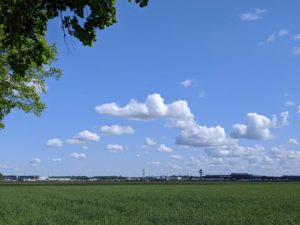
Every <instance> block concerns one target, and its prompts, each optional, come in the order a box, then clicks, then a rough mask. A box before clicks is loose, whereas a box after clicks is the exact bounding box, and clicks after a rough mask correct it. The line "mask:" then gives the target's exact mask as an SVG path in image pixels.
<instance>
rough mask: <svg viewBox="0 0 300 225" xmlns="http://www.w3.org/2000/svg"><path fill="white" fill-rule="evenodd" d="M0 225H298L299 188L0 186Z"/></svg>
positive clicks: (286, 185)
mask: <svg viewBox="0 0 300 225" xmlns="http://www.w3.org/2000/svg"><path fill="white" fill-rule="evenodd" d="M0 224H1V225H73V224H74V225H75V224H76V225H77V224H81V225H92V224H93V225H94V224H97V225H98V224H99V225H100V224H101V225H102V224H107V225H116V224H126V225H146V224H147V225H150V224H153V225H154V224H156V225H160V224H161V225H187V224H189V225H197V224H203V225H204V224H205V225H216V224H217V225H244V224H247V225H256V224H260V225H270V224H273V225H281V224H286V225H288V224H289V225H299V224H300V183H255V184H254V183H220V184H99V185H49V184H48V185H35V184H27V185H26V184H24V185H23V184H10V185H7V184H2V185H0Z"/></svg>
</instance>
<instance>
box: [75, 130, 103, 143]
mask: <svg viewBox="0 0 300 225" xmlns="http://www.w3.org/2000/svg"><path fill="white" fill-rule="evenodd" d="M74 139H77V140H80V141H90V142H99V141H100V137H99V135H98V134H96V133H93V132H90V131H88V130H84V131H81V132H79V134H77V135H76V136H75V138H74Z"/></svg>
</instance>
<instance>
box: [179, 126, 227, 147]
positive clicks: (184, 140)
mask: <svg viewBox="0 0 300 225" xmlns="http://www.w3.org/2000/svg"><path fill="white" fill-rule="evenodd" d="M229 142H230V140H229V139H228V138H227V136H226V132H225V129H224V128H223V127H221V126H216V127H206V126H200V125H198V124H193V125H192V126H190V127H187V128H186V129H184V130H182V131H181V134H180V135H179V136H178V137H177V138H176V144H178V145H183V146H192V147H208V146H221V145H226V144H229Z"/></svg>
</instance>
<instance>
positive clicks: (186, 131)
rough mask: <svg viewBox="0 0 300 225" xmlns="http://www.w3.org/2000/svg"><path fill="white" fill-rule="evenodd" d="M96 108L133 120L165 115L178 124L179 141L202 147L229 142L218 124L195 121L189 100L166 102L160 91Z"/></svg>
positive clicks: (156, 117)
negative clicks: (208, 125) (212, 124)
mask: <svg viewBox="0 0 300 225" xmlns="http://www.w3.org/2000/svg"><path fill="white" fill-rule="evenodd" d="M95 109H96V112H98V113H100V114H106V115H111V116H116V117H124V118H127V119H134V120H154V119H165V120H166V121H167V123H166V126H167V127H169V128H178V129H180V130H181V134H180V135H179V137H177V138H176V143H177V144H178V145H184V146H193V147H205V146H215V145H222V144H225V143H226V144H228V140H227V137H226V133H225V130H224V128H222V127H221V126H216V127H206V126H201V125H199V124H197V123H196V121H195V119H194V115H193V113H192V112H191V110H190V108H189V106H188V103H187V102H186V101H184V100H178V101H174V102H173V103H170V104H166V103H165V102H164V99H163V98H162V97H161V96H160V95H159V94H152V95H148V97H147V99H146V100H145V102H138V101H136V100H130V101H129V103H128V104H127V105H125V106H123V107H121V106H119V105H118V104H116V103H108V104H103V105H98V106H96V108H95Z"/></svg>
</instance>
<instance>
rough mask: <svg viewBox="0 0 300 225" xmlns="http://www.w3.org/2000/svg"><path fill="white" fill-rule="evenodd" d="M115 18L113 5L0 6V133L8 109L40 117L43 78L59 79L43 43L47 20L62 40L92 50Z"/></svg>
mask: <svg viewBox="0 0 300 225" xmlns="http://www.w3.org/2000/svg"><path fill="white" fill-rule="evenodd" d="M132 1H134V2H135V3H137V4H138V5H139V6H140V7H144V6H146V5H147V4H148V0H129V2H132ZM116 16H117V10H116V0H1V1H0V128H3V127H4V123H3V120H4V118H5V116H6V115H7V114H9V113H10V112H11V110H12V109H14V108H17V109H21V110H23V111H25V112H33V113H34V114H36V115H40V114H41V112H42V111H43V110H44V108H45V105H44V104H43V103H42V102H41V101H40V95H41V94H42V93H46V87H45V80H46V78H49V77H55V78H59V76H60V74H61V71H60V70H59V69H57V68H55V67H53V62H54V61H55V59H56V57H57V52H56V48H55V45H51V44H49V43H48V42H47V40H46V37H45V35H46V32H47V24H48V21H49V20H51V19H54V18H59V19H60V20H61V28H62V31H63V35H65V36H66V35H70V36H74V37H75V38H77V39H78V40H79V41H80V42H81V43H82V44H83V45H85V46H92V45H93V43H94V42H95V41H96V30H97V29H100V30H103V29H105V28H107V27H109V26H111V25H113V24H114V23H116V22H117V17H116Z"/></svg>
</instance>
